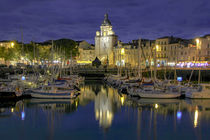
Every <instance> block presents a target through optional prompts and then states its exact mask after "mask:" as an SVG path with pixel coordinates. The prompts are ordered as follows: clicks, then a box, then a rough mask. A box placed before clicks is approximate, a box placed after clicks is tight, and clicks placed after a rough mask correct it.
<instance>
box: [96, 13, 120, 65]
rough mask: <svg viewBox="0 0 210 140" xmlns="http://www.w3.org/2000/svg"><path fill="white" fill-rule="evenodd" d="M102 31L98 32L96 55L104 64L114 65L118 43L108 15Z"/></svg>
mask: <svg viewBox="0 0 210 140" xmlns="http://www.w3.org/2000/svg"><path fill="white" fill-rule="evenodd" d="M100 29H101V30H100V31H97V32H96V37H95V55H96V56H97V57H98V58H99V59H100V60H101V61H102V63H108V64H109V65H112V64H113V63H114V62H113V47H114V45H115V44H116V43H117V36H116V35H115V33H114V31H113V30H112V24H111V22H110V20H109V19H108V14H105V16H104V21H103V23H102V25H101V26H100Z"/></svg>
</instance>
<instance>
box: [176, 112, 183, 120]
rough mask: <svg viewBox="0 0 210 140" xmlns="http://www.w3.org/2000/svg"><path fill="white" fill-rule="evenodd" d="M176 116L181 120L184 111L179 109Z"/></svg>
mask: <svg viewBox="0 0 210 140" xmlns="http://www.w3.org/2000/svg"><path fill="white" fill-rule="evenodd" d="M176 117H177V119H178V120H180V119H181V118H182V112H180V111H178V112H177V113H176Z"/></svg>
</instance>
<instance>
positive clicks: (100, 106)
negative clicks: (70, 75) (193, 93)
mask: <svg viewBox="0 0 210 140" xmlns="http://www.w3.org/2000/svg"><path fill="white" fill-rule="evenodd" d="M80 88H81V94H80V95H79V96H78V97H77V98H76V99H71V100H70V99H64V100H62V99H25V100H19V101H1V102H0V136H1V138H0V139H1V140H10V139H12V140H13V139H19V140H28V139H30V140H42V139H48V140H53V139H55V140H60V139H75V140H76V139H91V140H100V139H107V140H111V139H114V140H116V139H120V140H128V139H130V140H135V139H138V140H140V139H145V140H153V139H154V140H168V139H170V140H177V139H178V140H187V139H190V140H209V139H210V100H189V99H139V98H132V97H128V96H126V95H123V94H119V93H118V91H117V90H116V89H113V88H112V87H109V86H107V85H105V84H103V83H102V82H100V81H89V82H85V83H84V84H82V85H81V86H80Z"/></svg>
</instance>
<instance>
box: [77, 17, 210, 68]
mask: <svg viewBox="0 0 210 140" xmlns="http://www.w3.org/2000/svg"><path fill="white" fill-rule="evenodd" d="M84 44H86V46H85V45H84ZM90 46H91V47H90ZM79 49H80V50H79V52H80V56H79V57H78V62H81V63H79V64H88V63H91V62H92V61H93V60H94V59H95V57H98V58H99V60H101V61H102V63H103V64H106V65H109V66H122V67H139V66H141V67H149V66H153V65H155V64H156V65H157V66H158V67H161V66H175V65H176V66H180V67H200V66H203V67H207V66H208V65H209V63H210V35H205V36H203V37H197V38H194V39H182V38H177V37H173V36H165V37H161V38H158V39H156V40H149V39H142V38H140V39H138V40H132V41H131V42H129V43H123V42H122V41H120V40H118V36H117V35H115V32H114V31H113V29H112V25H111V22H110V20H109V19H108V15H107V14H105V17H104V21H103V22H102V25H101V26H100V31H97V32H96V36H95V46H94V45H90V44H88V43H87V42H86V41H83V42H81V43H79Z"/></svg>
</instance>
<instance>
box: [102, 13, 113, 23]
mask: <svg viewBox="0 0 210 140" xmlns="http://www.w3.org/2000/svg"><path fill="white" fill-rule="evenodd" d="M111 25H112V24H111V22H110V20H109V19H108V14H105V15H104V21H103V23H102V26H111Z"/></svg>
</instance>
